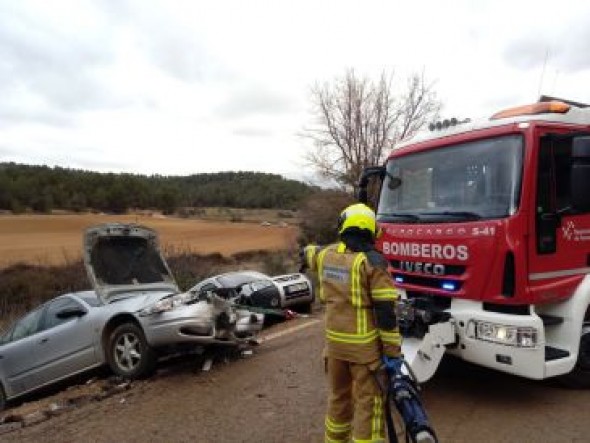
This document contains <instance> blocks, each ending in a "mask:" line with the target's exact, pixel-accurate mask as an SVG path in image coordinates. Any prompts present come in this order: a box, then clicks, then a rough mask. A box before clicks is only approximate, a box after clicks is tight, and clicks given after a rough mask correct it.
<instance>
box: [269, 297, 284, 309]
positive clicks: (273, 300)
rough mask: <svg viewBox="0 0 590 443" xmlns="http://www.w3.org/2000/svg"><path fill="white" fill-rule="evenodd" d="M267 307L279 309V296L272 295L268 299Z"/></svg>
mask: <svg viewBox="0 0 590 443" xmlns="http://www.w3.org/2000/svg"><path fill="white" fill-rule="evenodd" d="M268 306H269V308H270V309H281V296H280V295H279V294H274V295H272V296H271V297H270V298H269V299H268Z"/></svg>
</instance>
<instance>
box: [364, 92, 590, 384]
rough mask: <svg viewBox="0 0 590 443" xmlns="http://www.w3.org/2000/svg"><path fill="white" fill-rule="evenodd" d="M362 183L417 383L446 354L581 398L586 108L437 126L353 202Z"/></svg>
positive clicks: (588, 253) (586, 296)
mask: <svg viewBox="0 0 590 443" xmlns="http://www.w3.org/2000/svg"><path fill="white" fill-rule="evenodd" d="M372 176H378V177H379V179H380V183H381V186H380V192H379V196H378V199H377V203H376V213H377V219H378V222H379V224H380V227H381V230H382V233H383V234H382V236H381V237H380V239H379V242H378V247H379V248H380V250H381V251H382V252H383V254H384V255H385V256H386V258H387V259H388V261H389V265H390V272H391V275H392V277H393V279H394V280H395V282H396V285H397V286H398V288H399V290H400V292H401V293H402V298H403V299H404V300H405V301H406V302H405V304H406V305H411V307H412V314H411V315H410V316H409V317H406V318H402V319H401V324H402V329H403V330H404V333H405V335H406V336H407V338H406V342H407V343H408V344H410V343H412V341H416V340H417V341H418V345H417V346H415V347H417V348H418V352H417V354H415V356H414V357H413V359H414V362H413V363H414V364H413V365H412V366H415V367H416V368H418V369H417V371H418V372H421V370H420V366H421V365H422V366H427V367H429V370H427V371H426V372H424V374H427V375H424V376H423V377H422V378H423V379H424V378H428V377H429V376H431V375H432V374H433V373H434V371H435V370H436V367H434V369H433V368H432V366H433V365H437V364H438V359H437V358H432V354H433V353H434V354H437V353H438V354H439V355H440V356H441V357H442V353H443V352H442V351H436V352H435V351H434V349H435V348H437V349H440V348H441V346H442V349H443V350H444V349H445V347H446V352H448V353H452V354H454V355H456V356H458V357H460V358H462V359H464V360H467V361H470V362H472V363H476V364H480V365H483V366H486V367H489V368H493V369H497V370H500V371H504V372H508V373H512V374H516V375H519V376H523V377H527V378H531V379H544V378H548V377H554V376H560V377H561V378H562V379H563V380H564V381H566V382H568V383H569V384H572V385H575V386H583V387H590V309H589V308H588V307H589V305H590V108H588V107H586V106H585V105H582V104H579V103H573V102H564V101H556V100H548V101H541V102H538V103H535V104H532V105H529V106H522V107H519V108H512V109H507V110H504V111H500V112H498V113H496V114H494V115H493V116H491V117H490V118H489V119H485V120H481V121H474V122H471V121H464V122H459V121H457V120H455V119H453V120H445V121H444V122H439V123H438V124H435V125H431V127H430V131H428V132H426V133H422V134H419V135H418V136H416V137H414V138H413V139H410V140H407V141H404V142H402V143H400V144H399V145H398V146H397V147H396V148H395V149H394V150H393V152H392V153H391V154H390V156H389V157H388V159H387V161H386V162H385V165H384V166H382V167H373V168H369V169H367V170H366V171H365V173H364V174H363V177H362V178H361V183H360V189H361V193H360V195H361V200H364V201H366V188H367V184H368V183H369V181H370V180H369V179H370V177H372ZM406 312H409V311H406ZM443 323H444V324H445V325H446V329H445V330H444V332H441V331H442V329H440V328H441V326H442V324H443ZM437 334H438V335H437ZM424 343H426V344H424ZM420 346H422V347H421V348H420ZM404 352H405V351H404ZM429 353H430V356H429ZM410 354H411V352H410V351H408V354H407V355H410Z"/></svg>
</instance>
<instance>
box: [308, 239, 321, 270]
mask: <svg viewBox="0 0 590 443" xmlns="http://www.w3.org/2000/svg"><path fill="white" fill-rule="evenodd" d="M317 250H318V247H317V246H315V245H310V246H308V247H307V248H305V255H306V256H305V260H307V266H308V267H309V268H311V269H314V266H312V261H313V256H314V255H315V253H316V252H317Z"/></svg>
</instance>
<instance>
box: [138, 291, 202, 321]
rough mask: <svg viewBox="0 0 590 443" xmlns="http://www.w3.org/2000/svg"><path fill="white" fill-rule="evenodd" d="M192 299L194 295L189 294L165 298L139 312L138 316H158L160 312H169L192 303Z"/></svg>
mask: <svg viewBox="0 0 590 443" xmlns="http://www.w3.org/2000/svg"><path fill="white" fill-rule="evenodd" d="M193 298H194V294H192V293H190V292H185V293H182V294H178V295H173V296H171V297H166V298H162V299H160V300H158V301H157V302H155V303H154V304H153V305H150V306H148V307H146V308H143V309H142V310H140V311H139V315H142V316H145V315H152V314H159V313H161V312H167V311H171V310H172V309H174V308H177V307H178V306H181V305H185V304H187V303H189V302H191V301H192V299H193Z"/></svg>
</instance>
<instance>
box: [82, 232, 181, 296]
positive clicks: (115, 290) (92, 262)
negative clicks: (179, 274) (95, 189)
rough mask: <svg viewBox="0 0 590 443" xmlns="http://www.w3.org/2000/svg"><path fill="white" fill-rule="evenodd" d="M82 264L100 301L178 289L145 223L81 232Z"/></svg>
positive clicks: (154, 238) (155, 236)
mask: <svg viewBox="0 0 590 443" xmlns="http://www.w3.org/2000/svg"><path fill="white" fill-rule="evenodd" d="M84 265H85V266H86V272H87V273H88V278H89V279H90V283H91V284H92V286H93V288H94V290H95V291H96V293H97V294H98V296H99V297H100V298H101V300H102V301H103V302H104V303H108V302H109V300H111V299H112V298H113V297H115V296H117V295H122V294H128V293H133V292H147V291H150V292H151V291H170V292H178V286H177V285H176V282H175V281H174V277H173V276H172V273H171V272H170V268H168V265H167V264H166V261H165V260H164V257H163V256H162V254H161V252H160V247H159V244H158V235H157V234H156V232H155V231H153V230H152V229H150V228H147V227H145V226H140V225H135V224H122V223H108V224H104V225H98V226H93V227H91V228H88V229H87V230H86V231H85V233H84Z"/></svg>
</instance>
